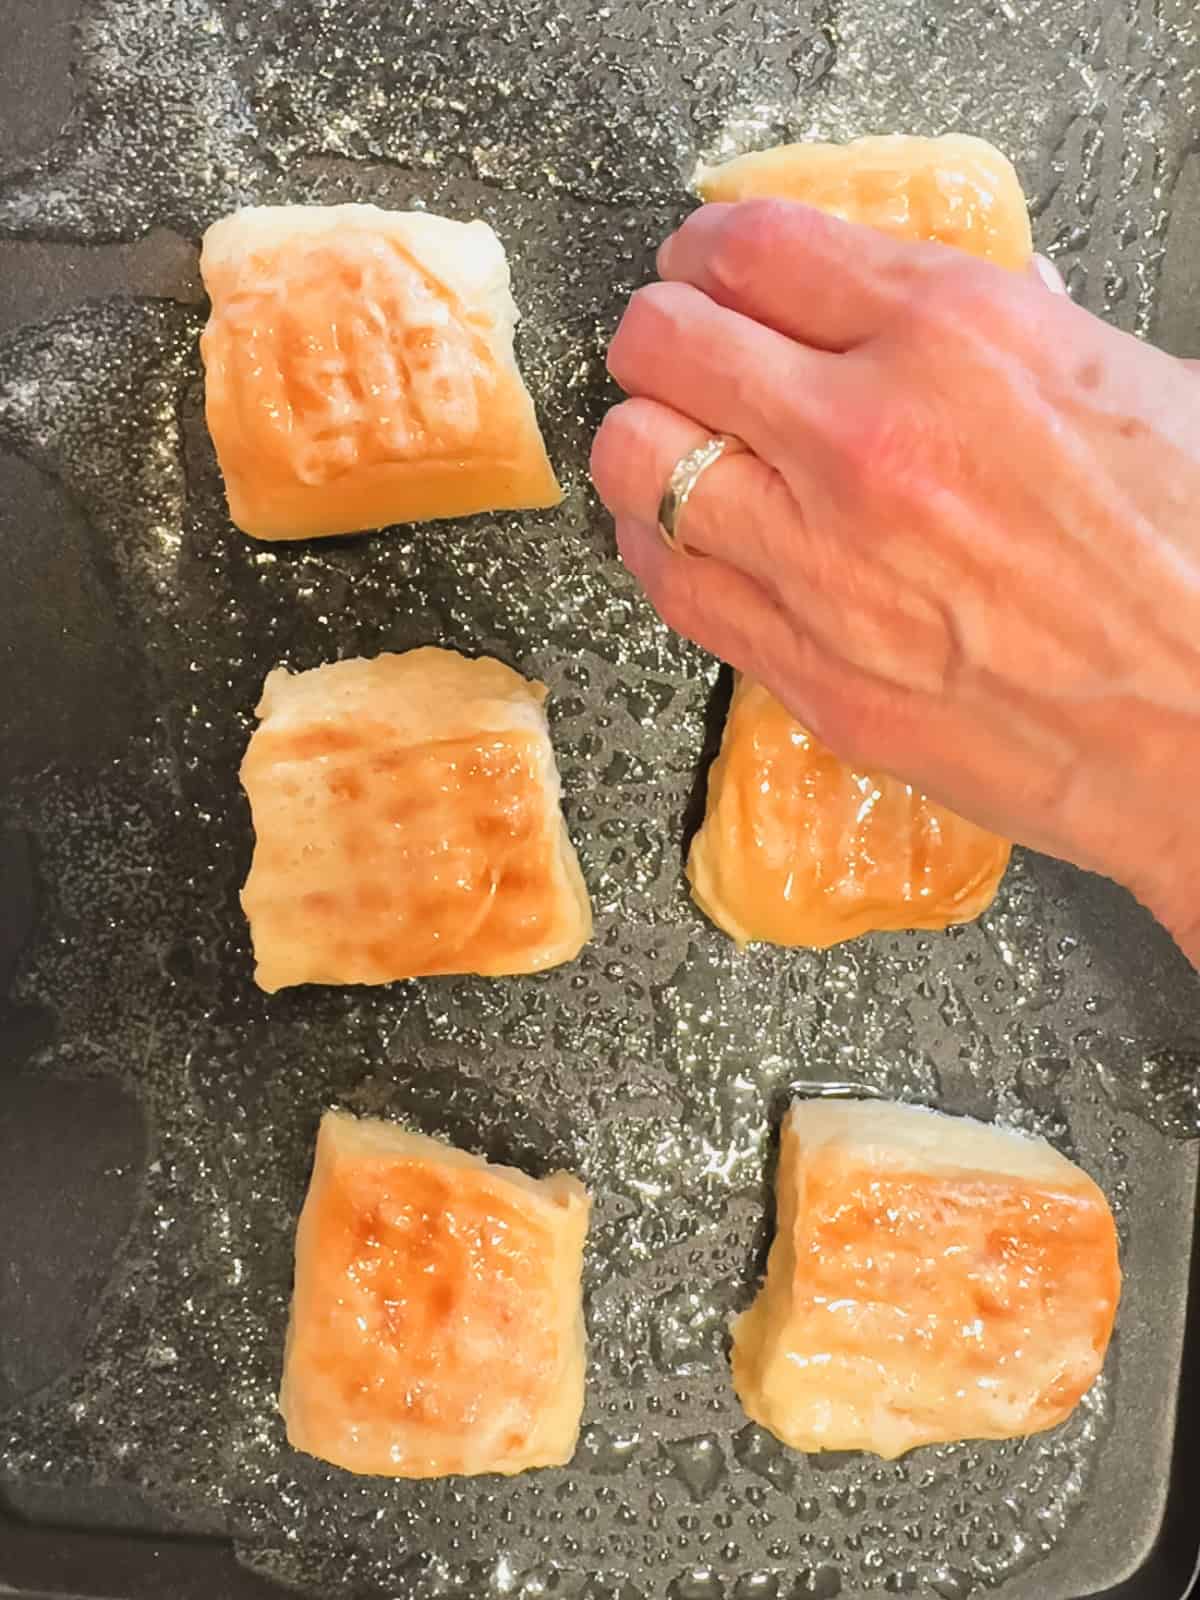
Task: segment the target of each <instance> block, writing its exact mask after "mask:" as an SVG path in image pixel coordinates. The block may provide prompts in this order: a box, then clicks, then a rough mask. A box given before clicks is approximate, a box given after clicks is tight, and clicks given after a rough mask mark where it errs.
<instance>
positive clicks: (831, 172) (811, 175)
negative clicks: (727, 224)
mask: <svg viewBox="0 0 1200 1600" xmlns="http://www.w3.org/2000/svg"><path fill="white" fill-rule="evenodd" d="M696 187H697V189H698V190H699V192H700V194H701V196H702V197H703V198H704V199H705V200H725V201H732V200H753V199H764V198H766V199H776V200H801V201H803V202H804V204H805V205H810V206H815V207H816V208H817V209H818V210H819V211H828V212H829V213H830V214H831V215H832V216H835V217H841V218H843V219H844V220H845V221H847V222H861V223H864V224H866V225H867V226H869V227H872V228H879V229H880V230H881V231H882V232H884V233H891V234H894V235H896V236H897V237H899V238H902V239H927V240H932V241H935V242H936V243H938V244H945V245H952V246H953V247H954V248H955V249H958V250H965V251H966V252H967V253H968V254H969V255H973V256H980V257H982V258H983V259H984V260H986V261H993V262H995V263H996V265H997V266H1001V267H1013V268H1019V267H1024V266H1025V265H1026V264H1027V263H1028V261H1029V258H1030V256H1031V254H1032V253H1033V235H1032V233H1031V231H1030V227H1029V210H1028V207H1027V206H1026V204H1025V196H1024V194H1023V193H1022V190H1021V180H1020V179H1019V178H1018V177H1017V174H1016V172H1015V170H1014V168H1013V165H1012V163H1011V162H1010V161H1009V160H1008V158H1007V156H1004V155H1002V154H1001V153H1000V151H999V150H997V149H996V148H995V147H994V146H993V145H990V144H988V143H987V141H986V140H985V139H975V138H971V137H970V136H969V135H967V134H962V133H947V134H944V135H943V136H942V137H941V138H940V139H924V138H918V137H916V136H914V135H911V134H905V133H888V134H881V135H876V136H873V137H870V138H866V139H853V140H851V141H850V142H849V143H848V144H787V145H778V146H776V148H775V149H773V150H758V151H755V152H754V153H753V154H751V155H745V156H738V157H737V158H736V159H735V160H733V161H726V162H724V163H723V164H722V165H721V166H717V167H701V168H700V170H699V172H698V173H697V174H696Z"/></svg>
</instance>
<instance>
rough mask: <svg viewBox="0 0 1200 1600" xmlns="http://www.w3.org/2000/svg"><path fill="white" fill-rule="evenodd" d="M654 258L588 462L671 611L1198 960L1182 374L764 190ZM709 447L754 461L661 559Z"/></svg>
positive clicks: (620, 534) (1003, 290)
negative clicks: (698, 453) (740, 448)
mask: <svg viewBox="0 0 1200 1600" xmlns="http://www.w3.org/2000/svg"><path fill="white" fill-rule="evenodd" d="M658 265H659V272H660V274H661V276H662V278H663V280H664V281H663V282H660V283H657V284H654V285H651V286H650V287H648V288H645V289H642V290H640V291H639V292H638V293H637V294H636V295H634V297H633V299H632V301H631V302H630V305H629V308H628V310H627V311H626V314H625V317H624V319H623V321H622V323H621V326H620V328H619V330H618V332H617V335H616V337H615V339H614V340H613V343H612V346H611V349H610V351H609V369H610V371H611V372H612V374H613V376H614V377H615V378H616V380H617V382H618V383H619V384H620V385H621V387H622V388H623V389H624V390H625V391H626V393H627V394H629V395H631V396H633V397H634V398H631V399H630V400H627V401H626V402H625V403H624V404H622V405H619V406H617V407H615V408H614V409H613V410H612V411H611V412H610V413H609V415H608V416H607V418H606V419H605V421H604V424H603V426H602V427H601V429H600V432H599V434H598V435H597V438H596V441H595V445H594V448H593V452H592V475H593V478H594V481H595V483H596V487H597V489H598V490H599V493H600V495H601V498H602V499H603V500H604V502H605V504H606V505H607V506H608V508H609V510H610V511H611V512H612V514H613V516H614V518H615V519H616V524H617V539H618V543H619V545H620V549H621V554H622V555H623V557H624V559H625V561H626V563H627V565H628V566H629V567H630V568H631V570H632V571H633V572H634V573H635V575H636V576H637V577H638V578H639V579H640V581H641V582H642V584H643V585H644V587H645V589H646V591H647V593H648V594H649V596H650V599H651V600H652V601H653V603H654V605H655V606H656V607H657V609H658V611H659V613H660V614H661V616H662V617H663V619H664V620H665V621H666V622H667V623H669V624H670V625H671V626H672V627H674V628H676V629H677V630H678V631H679V632H681V633H683V634H685V635H687V636H688V637H689V638H691V639H694V640H695V641H696V642H697V643H699V644H701V645H703V646H705V647H706V648H707V649H709V650H711V651H713V652H714V654H716V655H718V656H720V657H721V658H722V659H723V660H725V661H728V662H731V663H732V664H733V665H734V666H735V667H737V668H739V669H740V670H742V671H745V672H748V673H750V674H752V675H753V676H754V677H756V678H758V679H759V680H760V681H761V682H763V683H765V684H766V685H767V687H768V688H770V689H771V690H772V691H773V692H774V693H775V694H776V695H777V696H778V697H779V698H780V699H781V700H782V701H783V702H784V704H785V705H786V706H787V707H788V709H789V710H790V711H791V712H792V713H793V714H794V715H795V716H796V717H798V718H799V719H800V720H801V721H802V722H803V723H805V724H806V725H807V726H808V727H809V728H811V729H812V730H813V732H814V733H815V734H816V735H817V736H818V737H819V738H820V739H822V740H823V741H824V742H825V743H826V744H827V745H829V746H830V748H831V749H833V750H834V751H835V752H836V753H837V754H838V755H840V756H842V757H843V758H844V759H846V760H849V761H855V762H862V763H864V764H867V765H872V766H875V767H877V768H880V769H882V770H884V771H888V772H893V773H896V774H898V775H900V776H902V777H903V778H905V779H906V780H907V781H909V782H911V783H913V784H915V785H918V786H919V787H920V788H922V789H923V790H925V791H926V792H927V793H928V794H930V795H932V796H933V797H934V798H936V799H937V800H939V801H941V802H943V803H944V804H946V805H949V806H951V807H952V808H953V809H954V810H956V811H958V812H960V813H961V814H962V815H964V816H966V817H968V818H970V819H971V820H973V821H975V822H978V823H980V824H982V825H984V826H986V827H989V828H992V829H994V830H995V831H996V832H998V833H1001V834H1005V835H1007V836H1008V837H1010V838H1013V839H1016V840H1017V841H1019V842H1021V843H1023V844H1027V845H1031V846H1033V847H1034V848H1036V849H1038V850H1043V851H1047V852H1049V853H1051V854H1053V855H1058V856H1062V857H1064V858H1066V859H1068V860H1071V861H1074V862H1077V863H1078V864H1079V865H1081V866H1084V867H1087V868H1090V869H1092V870H1094V871H1098V872H1103V873H1107V874H1108V875H1109V876H1111V877H1113V878H1116V879H1117V880H1118V881H1119V882H1121V883H1124V884H1125V885H1126V886H1127V887H1128V888H1130V889H1132V890H1133V891H1134V893H1135V894H1137V895H1138V896H1139V897H1140V898H1141V899H1142V900H1143V901H1144V902H1145V903H1146V904H1147V905H1148V906H1149V907H1150V908H1151V910H1153V911H1154V912H1155V913H1156V915H1157V916H1159V918H1160V919H1161V920H1162V921H1163V922H1164V923H1165V924H1166V925H1167V927H1169V928H1170V929H1171V930H1172V932H1173V933H1174V934H1175V936H1176V938H1177V939H1178V940H1179V942H1180V944H1181V945H1182V947H1183V948H1184V950H1185V951H1186V952H1187V953H1188V954H1189V955H1190V956H1191V957H1192V959H1193V960H1194V961H1196V962H1197V963H1198V964H1200V815H1198V810H1200V369H1198V368H1197V367H1196V365H1195V364H1190V363H1187V362H1183V361H1178V360H1175V359H1173V358H1172V357H1170V356H1167V355H1165V354H1163V353H1162V352H1161V351H1158V350H1155V349H1153V348H1152V347H1150V346H1148V345H1145V344H1142V343H1140V342H1139V341H1138V340H1136V339H1133V338H1130V337H1128V336H1127V335H1125V334H1122V333H1118V332H1116V331H1115V330H1114V329H1112V328H1109V327H1108V326H1106V325H1105V324H1104V323H1102V322H1100V321H1099V320H1098V319H1096V318H1095V317H1093V316H1091V315H1089V314H1088V313H1087V312H1085V311H1083V310H1081V309H1079V308H1078V307H1077V306H1075V305H1073V304H1072V303H1071V301H1070V300H1069V299H1068V298H1067V297H1066V296H1065V295H1063V294H1061V293H1059V294H1055V293H1052V292H1049V290H1048V288H1047V283H1046V281H1045V278H1044V276H1038V275H1037V274H1036V273H1035V272H1030V273H1029V274H1027V275H1023V274H1020V273H1009V272H1005V271H1003V270H1001V269H999V268H996V267H992V266H989V265H987V264H986V263H982V262H979V261H975V260H972V259H971V258H969V257H967V256H964V255H962V254H960V253H958V252H955V251H952V250H949V249H946V248H944V247H941V246H938V245H932V244H929V245H925V244H911V243H907V242H902V241H898V240H893V239H890V238H888V237H886V236H885V235H883V234H880V233H877V232H875V231H874V230H871V229H867V228H862V227H857V226H854V225H852V224H849V223H844V222H840V221H837V220H836V219H833V218H830V217H827V216H825V215H823V214H821V213H819V212H816V211H813V210H811V209H809V208H808V207H805V206H800V205H795V204H792V203H789V202H784V201H747V202H743V203H741V204H739V205H708V206H704V207H702V208H701V209H700V210H699V211H697V212H695V213H694V214H693V215H692V216H691V217H690V218H689V219H688V220H687V221H686V222H685V223H684V224H683V226H682V228H680V230H679V231H678V232H677V233H676V234H674V235H673V236H672V237H671V238H670V239H668V240H667V242H666V244H665V245H664V246H663V247H662V250H661V251H660V253H659V262H658ZM716 432H722V433H732V434H735V435H737V436H738V437H739V438H741V439H742V440H744V441H745V442H746V443H747V444H748V445H749V447H750V452H751V453H748V454H744V455H736V456H727V457H725V458H724V459H722V460H721V461H720V462H718V463H717V465H716V466H714V467H713V468H711V469H710V470H709V471H708V472H706V473H705V474H704V476H703V478H702V479H701V481H700V483H699V485H698V487H697V489H696V491H695V493H694V494H693V496H692V497H691V499H690V501H689V503H688V506H687V510H686V513H685V522H684V525H683V529H682V536H683V537H684V538H685V540H686V543H687V546H688V550H689V551H692V552H694V554H693V555H689V554H688V553H686V552H685V553H678V552H672V551H670V550H668V549H667V548H666V546H665V545H664V544H663V542H662V541H661V539H660V538H659V536H658V533H657V531H656V523H657V508H658V502H659V496H660V495H661V493H662V490H663V488H664V486H665V484H666V482H667V479H668V477H669V475H670V472H671V469H672V467H673V466H674V465H675V463H676V462H677V461H678V460H679V458H680V457H681V456H683V455H684V454H686V452H687V451H689V450H690V449H692V448H693V447H694V446H695V445H696V444H698V443H699V442H701V441H702V440H703V439H705V438H706V437H708V436H709V435H710V434H712V433H716ZM701 555H702V556H704V557H706V558H707V559H703V560H701V559H696V556H701Z"/></svg>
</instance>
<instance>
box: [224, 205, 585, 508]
mask: <svg viewBox="0 0 1200 1600" xmlns="http://www.w3.org/2000/svg"><path fill="white" fill-rule="evenodd" d="M200 271H201V274H202V276H203V278H204V284H205V287H206V288H207V290H208V293H209V296H210V297H211V300H212V312H211V315H210V317H209V320H208V326H207V327H206V328H205V330H204V335H203V337H202V339H201V345H200V347H201V351H202V354H203V357H204V366H205V373H206V385H207V388H206V410H207V416H208V426H209V431H210V432H211V434H212V437H213V443H214V444H215V446H216V451H217V459H218V461H219V462H220V466H221V471H222V473H223V474H224V477H225V487H226V491H227V494H228V497H229V514H230V516H231V517H232V519H233V521H234V522H235V523H236V524H237V526H238V527H239V528H241V529H243V531H244V532H246V533H249V534H253V535H254V537H255V538H258V539H308V538H314V537H320V536H324V535H327V534H338V533H355V532H358V531H359V530H361V529H364V528H377V527H382V526H384V525H385V524H387V523H393V522H421V521H425V520H427V519H429V518H434V517H461V516H467V515H469V514H471V513H472V512H477V511H498V510H504V509H519V508H523V507H533V506H551V505H555V504H557V502H558V501H559V500H561V498H562V491H561V490H560V489H559V486H558V482H557V480H556V479H555V476H554V471H553V468H552V467H551V465H550V462H549V460H548V458H547V456H546V449H545V445H544V444H543V442H542V436H541V433H540V431H539V429H538V424H537V419H536V417H535V416H534V411H533V405H532V402H531V401H530V398H529V395H528V393H527V392H526V389H525V385H524V384H523V383H522V381H521V375H520V373H519V372H518V370H517V366H516V361H515V359H514V356H513V327H514V325H515V323H516V320H517V312H516V307H515V306H514V304H513V299H512V295H511V293H510V290H509V274H508V264H507V262H506V260H505V256H504V249H503V247H502V245H501V243H500V241H499V239H498V238H497V237H496V235H495V234H494V233H493V232H492V230H491V228H489V227H488V225H487V224H486V223H484V222H469V223H463V222H452V221H450V220H448V219H447V218H445V217H436V216H430V215H429V214H427V213H425V212H419V211H383V210H380V208H379V207H378V206H369V205H344V206H250V207H247V208H246V209H245V210H242V211H237V212H235V213H234V214H233V215H232V216H229V217H225V218H223V219H222V220H221V221H220V222H217V223H214V224H213V226H212V227H211V228H209V230H208V232H207V233H206V234H205V236H204V244H203V249H202V251H201V256H200Z"/></svg>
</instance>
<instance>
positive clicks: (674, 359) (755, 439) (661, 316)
mask: <svg viewBox="0 0 1200 1600" xmlns="http://www.w3.org/2000/svg"><path fill="white" fill-rule="evenodd" d="M828 359H829V358H828V357H826V356H823V355H819V354H818V353H816V352H815V351H811V350H805V349H804V348H803V347H802V346H801V345H798V344H795V343H793V341H792V340H790V339H786V338H784V337H782V336H781V335H780V334H778V333H776V332H774V331H773V330H772V329H770V328H765V327H763V326H762V325H761V324H760V323H757V322H752V321H751V320H750V319H749V318H748V317H743V316H738V315H737V314H736V313H734V312H732V311H727V310H725V309H724V308H723V307H722V306H719V305H716V304H715V303H714V302H713V301H712V300H710V299H709V298H708V296H707V295H704V294H701V293H700V292H699V291H698V290H696V289H694V288H692V287H691V286H690V285H688V284H682V283H654V284H650V285H649V286H648V287H647V288H645V289H639V290H638V292H637V293H636V294H635V295H634V297H633V299H632V300H631V301H630V302H629V307H628V309H627V311H626V312H625V315H624V317H623V318H622V319H621V325H620V327H619V328H618V329H617V332H616V336H615V337H614V339H613V342H612V344H611V345H610V346H609V351H608V370H609V371H610V372H611V373H612V375H613V377H614V378H615V379H616V380H617V382H618V383H619V384H620V385H621V387H622V389H624V390H625V392H626V394H630V395H639V396H643V397H645V398H646V399H650V400H657V401H659V402H660V403H661V404H662V405H665V406H670V407H671V408H672V410H674V411H678V412H680V413H682V414H683V415H684V416H688V417H692V418H694V419H695V420H696V421H697V422H699V423H702V424H703V425H704V427H705V429H706V430H707V431H708V432H709V433H733V434H736V435H737V436H738V438H740V439H744V440H745V442H746V443H747V444H748V445H749V446H750V448H751V449H752V450H753V451H754V453H755V454H756V455H758V456H760V457H762V458H763V460H765V461H771V460H773V459H776V458H779V457H780V456H782V455H784V454H786V455H789V456H791V455H793V454H794V453H795V451H796V449H797V447H798V446H799V445H800V444H801V443H802V436H803V433H804V426H805V421H806V419H808V418H811V417H813V416H815V415H816V414H817V413H818V412H819V411H820V407H821V401H820V397H821V395H822V392H823V389H824V387H825V381H824V380H825V378H826V376H827V374H826V362H827V361H828Z"/></svg>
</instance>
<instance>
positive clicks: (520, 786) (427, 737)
mask: <svg viewBox="0 0 1200 1600" xmlns="http://www.w3.org/2000/svg"><path fill="white" fill-rule="evenodd" d="M545 696H546V689H545V685H544V684H541V683H532V682H530V681H528V680H527V679H525V678H523V677H521V675H520V673H518V672H514V671H513V670H512V669H511V668H510V667H506V666H504V665H503V663H502V662H499V661H493V660H489V659H487V658H483V659H478V660H472V659H468V658H467V657H466V656H462V655H459V654H458V653H457V652H456V651H454V650H440V649H434V648H429V649H421V650H412V651H409V652H408V653H407V654H405V655H381V656H378V657H376V658H375V659H374V660H363V659H355V660H349V661H336V662H332V663H330V664H329V665H327V666H323V667H316V668H314V669H313V670H312V671H310V672H301V673H297V674H295V675H293V674H291V673H288V672H287V671H285V670H283V669H282V668H281V669H279V670H277V671H275V672H272V673H271V674H270V676H269V677H268V678H267V681H266V684H265V685H264V688H263V694H262V699H261V701H260V702H259V706H258V716H259V719H260V720H259V726H258V728H257V730H256V731H255V733H254V735H253V737H252V738H251V740H250V744H249V747H248V749H247V751H246V756H245V759H244V761H243V762H242V771H241V776H242V783H243V784H244V786H245V789H246V793H247V795H248V797H249V800H250V807H251V811H252V813H253V818H254V828H255V833H256V844H255V849H254V859H253V861H252V863H251V867H250V875H249V877H248V878H247V880H246V885H245V888H244V889H243V891H242V905H243V907H244V909H245V912H246V915H247V916H248V917H249V919H250V931H251V936H252V938H253V942H254V953H255V956H256V958H257V962H258V966H257V972H256V974H255V976H256V978H257V981H258V983H259V984H260V986H261V987H262V988H264V989H267V990H269V991H273V990H276V989H281V988H284V987H286V986H287V985H289V984H297V983H338V984H342V983H390V982H392V981H393V980H395V979H397V978H413V977H424V976H429V975H431V974H435V973H449V972H477V973H482V974H485V975H487V976H492V977H496V976H500V975H502V974H506V973H518V972H540V971H541V970H542V969H543V968H546V967H552V966H556V965H558V964H559V963H560V962H563V961H569V960H571V959H572V958H573V957H574V956H576V955H577V954H578V952H579V950H580V948H581V947H582V946H583V944H584V943H585V942H586V941H587V940H588V939H589V938H590V936H591V931H592V915H591V907H590V904H589V901H588V895H587V889H586V887H585V885H584V882H583V878H582V875H581V874H580V871H579V863H578V861H577V859H576V856H575V852H574V850H573V849H572V847H571V842H570V840H569V839H568V837H567V831H566V825H565V823H564V822H563V818H562V813H561V811H560V808H559V780H558V773H557V770H556V768H555V764H554V752H553V750H552V749H551V746H550V736H549V731H548V728H547V724H546V716H545V712H544V710H543V704H542V703H543V701H544V699H545Z"/></svg>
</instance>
